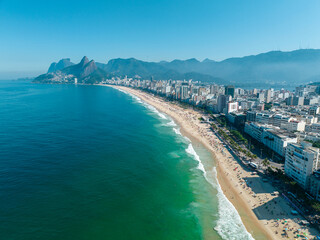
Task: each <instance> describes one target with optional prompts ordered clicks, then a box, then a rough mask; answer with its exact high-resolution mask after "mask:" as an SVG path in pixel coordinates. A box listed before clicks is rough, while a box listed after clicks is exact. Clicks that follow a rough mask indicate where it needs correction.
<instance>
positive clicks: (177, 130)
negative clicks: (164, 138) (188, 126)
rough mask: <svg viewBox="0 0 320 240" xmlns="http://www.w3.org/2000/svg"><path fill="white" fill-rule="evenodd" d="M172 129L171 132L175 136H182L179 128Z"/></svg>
mask: <svg viewBox="0 0 320 240" xmlns="http://www.w3.org/2000/svg"><path fill="white" fill-rule="evenodd" d="M172 129H173V131H174V132H175V133H176V134H177V135H181V136H182V134H181V132H180V130H179V128H172Z"/></svg>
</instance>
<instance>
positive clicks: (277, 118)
mask: <svg viewBox="0 0 320 240" xmlns="http://www.w3.org/2000/svg"><path fill="white" fill-rule="evenodd" d="M291 119H292V117H291V116H287V115H282V114H276V115H274V116H273V123H272V124H273V125H274V126H277V127H281V124H286V123H288V122H289V121H290V120H291Z"/></svg>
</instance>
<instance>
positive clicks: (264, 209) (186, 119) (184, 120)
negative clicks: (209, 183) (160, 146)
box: [112, 86, 319, 239]
mask: <svg viewBox="0 0 320 240" xmlns="http://www.w3.org/2000/svg"><path fill="white" fill-rule="evenodd" d="M112 87H114V88H118V89H121V90H124V91H126V92H129V93H131V94H133V95H135V96H137V97H139V98H140V99H141V100H143V101H145V102H146V103H148V104H150V105H152V106H153V107H155V108H156V109H157V110H158V111H160V112H162V113H165V114H167V115H168V116H170V117H171V118H172V119H173V120H174V121H175V122H176V123H177V124H179V126H180V127H181V133H182V134H183V135H185V136H187V137H190V138H191V139H194V140H196V141H199V142H201V143H202V144H203V145H204V146H205V147H206V148H207V149H208V150H209V151H210V152H211V154H212V157H213V158H214V160H215V162H216V170H217V178H218V181H219V184H220V186H221V189H222V191H223V193H224V194H225V196H226V197H227V198H228V199H229V201H230V202H231V203H232V204H233V206H234V207H235V208H236V209H237V211H238V213H239V215H240V217H241V219H242V222H243V223H244V225H245V227H246V229H247V231H248V232H249V233H251V235H252V236H253V238H255V239H306V238H305V237H307V239H312V238H313V237H314V236H316V235H318V234H319V233H318V232H317V231H316V230H314V229H311V228H309V227H303V226H301V224H299V222H300V219H301V217H300V216H299V215H296V216H294V215H292V214H291V210H293V209H292V208H291V207H290V206H289V204H288V203H287V202H286V201H285V200H284V199H283V198H282V197H280V196H278V195H277V194H275V192H276V191H277V190H276V189H275V188H274V187H273V186H272V185H271V184H270V183H268V182H264V181H262V178H261V177H259V176H258V175H256V174H255V173H254V171H252V170H250V169H247V168H245V167H243V166H242V165H241V164H240V163H238V162H237V160H236V159H235V158H234V157H233V156H232V155H231V154H230V152H229V151H228V150H227V149H226V147H225V146H224V144H223V143H222V142H221V141H220V140H219V138H218V137H217V136H216V135H215V133H214V132H213V131H212V130H211V129H210V125H209V124H208V123H205V122H203V121H201V120H200V118H201V116H202V114H201V113H200V112H197V111H195V110H193V109H192V108H182V107H181V106H179V105H177V104H174V103H169V102H167V101H165V100H163V99H161V98H159V97H156V96H153V95H151V94H149V93H146V92H142V91H140V90H136V89H132V88H128V87H122V86H112ZM298 234H299V235H303V236H304V237H303V238H296V236H297V235H298Z"/></svg>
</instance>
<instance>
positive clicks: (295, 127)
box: [281, 119, 306, 132]
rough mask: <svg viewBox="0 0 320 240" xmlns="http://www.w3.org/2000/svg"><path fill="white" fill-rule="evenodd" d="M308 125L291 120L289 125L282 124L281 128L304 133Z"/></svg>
mask: <svg viewBox="0 0 320 240" xmlns="http://www.w3.org/2000/svg"><path fill="white" fill-rule="evenodd" d="M305 127H306V123H305V122H304V121H298V120H294V119H292V120H290V121H289V122H288V123H281V128H282V129H286V130H287V131H290V132H303V131H304V130H305Z"/></svg>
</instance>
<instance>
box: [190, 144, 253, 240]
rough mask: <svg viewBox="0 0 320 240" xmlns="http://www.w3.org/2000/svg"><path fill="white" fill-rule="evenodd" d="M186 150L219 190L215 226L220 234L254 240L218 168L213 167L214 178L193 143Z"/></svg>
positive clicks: (207, 179)
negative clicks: (227, 191)
mask: <svg viewBox="0 0 320 240" xmlns="http://www.w3.org/2000/svg"><path fill="white" fill-rule="evenodd" d="M186 152H187V153H189V154H190V155H192V156H193V158H194V159H195V160H196V161H197V162H198V166H197V169H199V170H201V172H202V173H203V176H204V178H205V179H206V181H207V182H208V183H209V184H211V185H212V186H213V188H215V189H217V191H218V194H217V198H218V214H219V219H218V221H217V222H216V226H215V230H216V231H217V232H218V234H219V235H220V236H221V237H222V238H223V239H226V240H254V238H253V237H252V236H251V234H250V233H249V232H247V230H246V228H245V226H244V225H243V223H242V220H241V218H240V215H239V213H238V212H237V210H236V208H235V207H234V206H233V205H232V203H231V202H230V201H229V200H228V198H227V197H226V196H225V195H224V193H223V191H222V189H221V186H220V184H219V182H218V178H217V172H216V168H213V169H212V171H210V175H211V176H212V177H213V178H212V177H209V176H208V173H207V171H206V169H205V167H204V165H203V163H202V161H201V159H200V157H199V155H198V154H197V153H196V151H195V150H194V148H193V146H192V144H191V143H189V145H188V148H187V149H186Z"/></svg>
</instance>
